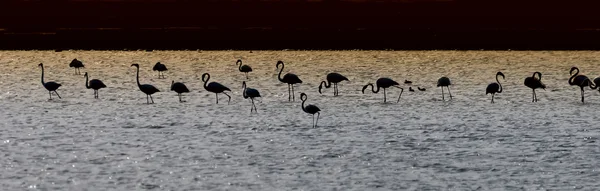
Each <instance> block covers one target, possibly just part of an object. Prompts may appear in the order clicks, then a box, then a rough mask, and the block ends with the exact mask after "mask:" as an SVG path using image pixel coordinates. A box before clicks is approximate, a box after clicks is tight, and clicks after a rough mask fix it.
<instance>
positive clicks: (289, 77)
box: [275, 60, 302, 101]
mask: <svg viewBox="0 0 600 191" xmlns="http://www.w3.org/2000/svg"><path fill="white" fill-rule="evenodd" d="M279 65H281V70H279V75H278V76H277V79H279V81H280V82H283V83H286V84H288V95H289V96H288V101H292V100H293V101H295V100H296V99H295V97H294V84H301V83H302V80H300V78H298V76H296V74H292V73H287V74H285V75H283V78H281V72H283V68H284V67H285V65H284V64H283V61H281V60H280V61H277V65H275V66H276V67H277V69H279Z"/></svg>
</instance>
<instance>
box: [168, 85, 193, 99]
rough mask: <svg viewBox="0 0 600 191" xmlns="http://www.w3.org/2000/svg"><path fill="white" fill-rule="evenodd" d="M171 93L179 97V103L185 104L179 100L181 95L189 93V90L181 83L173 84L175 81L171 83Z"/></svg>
mask: <svg viewBox="0 0 600 191" xmlns="http://www.w3.org/2000/svg"><path fill="white" fill-rule="evenodd" d="M171 91H175V92H177V96H178V97H179V102H185V101H183V100H181V94H182V93H187V92H190V90H189V89H188V88H187V86H185V84H183V83H181V82H175V80H172V81H171Z"/></svg>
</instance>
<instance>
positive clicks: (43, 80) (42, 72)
mask: <svg viewBox="0 0 600 191" xmlns="http://www.w3.org/2000/svg"><path fill="white" fill-rule="evenodd" d="M42 84H46V83H44V66H42Z"/></svg>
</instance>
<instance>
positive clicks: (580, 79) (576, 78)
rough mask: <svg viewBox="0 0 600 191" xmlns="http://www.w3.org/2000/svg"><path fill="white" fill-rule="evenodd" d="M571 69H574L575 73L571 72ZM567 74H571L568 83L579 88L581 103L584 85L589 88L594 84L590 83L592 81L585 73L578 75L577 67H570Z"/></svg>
mask: <svg viewBox="0 0 600 191" xmlns="http://www.w3.org/2000/svg"><path fill="white" fill-rule="evenodd" d="M573 71H576V72H575V74H573ZM569 74H571V78H569V85H572V86H573V85H576V86H579V88H580V89H581V103H584V102H583V101H584V100H583V99H584V98H583V97H584V96H583V95H584V90H583V88H584V87H585V86H590V88H592V89H594V86H593V85H592V81H590V79H589V78H588V77H587V76H585V75H579V68H577V67H572V68H571V70H570V71H569Z"/></svg>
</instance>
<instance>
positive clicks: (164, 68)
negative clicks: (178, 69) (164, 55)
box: [152, 62, 169, 79]
mask: <svg viewBox="0 0 600 191" xmlns="http://www.w3.org/2000/svg"><path fill="white" fill-rule="evenodd" d="M167 70H169V69H167V66H165V65H164V64H161V63H160V62H157V63H156V64H154V67H152V71H158V78H159V79H160V78H161V77H162V78H165V73H164V72H165V71H167Z"/></svg>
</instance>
